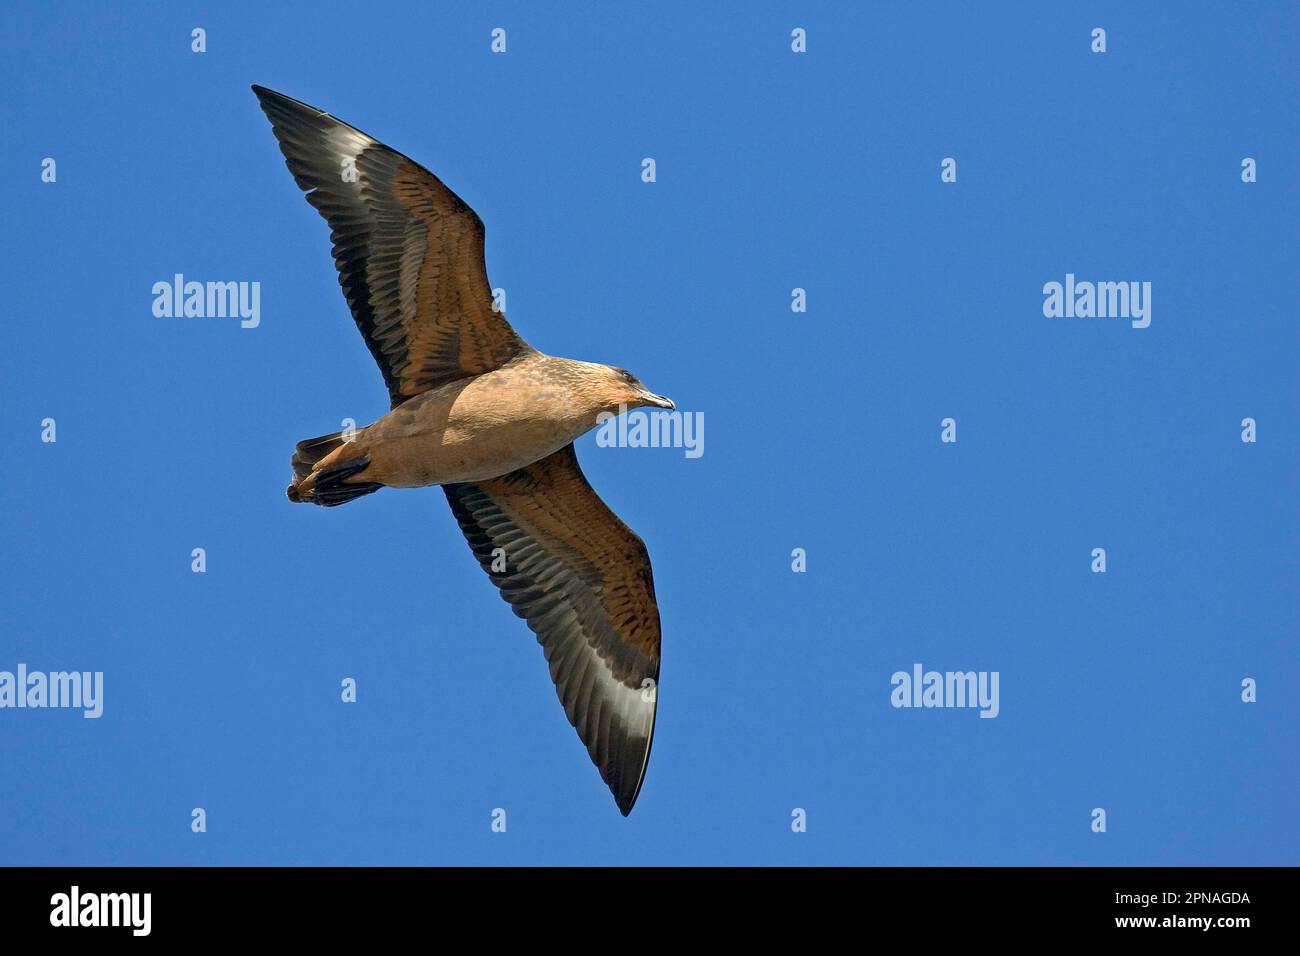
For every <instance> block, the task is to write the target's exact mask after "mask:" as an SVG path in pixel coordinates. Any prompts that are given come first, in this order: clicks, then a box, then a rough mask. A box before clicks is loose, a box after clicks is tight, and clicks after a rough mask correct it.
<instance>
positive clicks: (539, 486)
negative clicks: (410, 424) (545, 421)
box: [444, 445, 659, 816]
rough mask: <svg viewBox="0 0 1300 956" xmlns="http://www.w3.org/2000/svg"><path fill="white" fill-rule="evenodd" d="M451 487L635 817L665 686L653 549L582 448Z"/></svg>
mask: <svg viewBox="0 0 1300 956" xmlns="http://www.w3.org/2000/svg"><path fill="white" fill-rule="evenodd" d="M444 490H445V491H446V493H447V501H448V502H449V503H450V504H451V510H452V513H453V514H455V516H456V520H457V522H459V524H460V528H461V530H462V531H463V532H464V534H465V539H466V540H467V541H468V542H469V546H470V548H471V549H472V550H473V552H474V557H475V558H477V559H478V562H479V564H480V565H481V566H482V568H483V570H484V571H486V572H487V574H488V577H490V578H491V579H492V583H493V584H495V585H496V586H497V587H498V588H499V589H500V590H501V596H502V597H503V598H505V600H506V601H507V602H509V604H510V605H511V607H513V608H514V611H515V613H516V614H517V615H519V616H520V617H522V618H524V619H525V620H526V621H527V622H528V626H529V627H530V628H532V630H533V631H534V632H535V633H536V634H537V640H538V643H540V644H541V645H542V650H543V651H544V652H545V654H546V660H547V662H548V663H549V665H550V670H551V679H552V680H553V681H554V682H555V690H556V693H557V694H559V697H560V702H561V703H562V704H563V705H564V712H565V713H566V714H567V715H568V717H569V721H570V722H571V723H572V724H573V726H574V727H575V728H576V729H577V731H578V736H579V737H581V738H582V742H583V743H584V744H586V746H587V752H588V753H589V754H590V755H591V759H592V762H594V763H595V764H596V768H597V769H598V770H599V771H600V775H601V777H602V778H603V779H604V781H605V783H606V784H607V785H608V786H609V789H610V790H611V791H612V792H613V794H614V799H615V800H616V801H617V803H618V808H619V809H620V810H621V811H622V812H623V814H624V815H625V816H626V815H627V814H628V813H629V812H631V810H632V805H633V804H634V803H635V802H636V798H637V793H638V792H639V791H640V789H641V782H642V780H643V779H644V777H645V769H646V763H647V761H648V760H649V757H650V744H651V740H652V738H653V736H654V722H655V698H656V694H657V691H658V681H659V608H658V605H657V604H656V603H655V591H654V580H653V578H652V576H651V572H650V557H649V555H648V554H647V553H646V548H645V544H644V543H643V542H642V541H641V539H640V538H639V537H637V535H636V534H635V533H634V532H633V531H632V530H631V529H629V528H628V527H627V525H625V524H623V522H622V521H620V520H619V519H618V516H617V515H615V514H614V513H613V512H612V511H610V510H609V508H608V507H607V506H606V505H605V503H604V502H603V501H601V500H600V497H599V496H598V495H597V494H596V492H595V491H593V490H592V488H591V485H589V484H588V483H587V479H586V478H585V477H584V476H583V474H582V471H581V469H580V468H579V467H578V458H577V455H576V454H575V453H574V450H573V446H572V445H568V446H566V447H564V448H562V449H560V450H559V451H557V452H555V453H554V454H552V455H549V456H547V457H546V458H543V459H542V460H541V461H538V462H534V463H533V464H531V465H529V466H528V467H526V468H521V469H519V470H518V471H513V472H511V473H510V474H508V475H503V476H502V477H500V478H493V479H491V480H490V481H482V482H477V483H462V484H454V485H445V486H444Z"/></svg>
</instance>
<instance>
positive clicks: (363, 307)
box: [253, 86, 528, 406]
mask: <svg viewBox="0 0 1300 956" xmlns="http://www.w3.org/2000/svg"><path fill="white" fill-rule="evenodd" d="M253 92H254V93H256V94H257V98H258V101H259V102H260V103H261V105H262V109H263V110H264V111H265V112H266V115H267V117H268V118H269V119H270V120H271V126H272V128H273V129H274V130H275V136H276V139H278V140H279V141H280V150H281V151H282V152H283V153H284V156H285V161H286V163H287V165H288V166H289V171H290V172H292V173H293V176H294V179H295V180H296V181H297V183H298V186H299V187H300V188H301V189H302V190H303V191H305V192H306V194H307V201H308V202H309V203H311V204H312V205H313V206H315V207H316V209H317V211H318V212H319V213H320V214H321V215H322V216H324V217H325V221H326V222H328V223H329V225H330V230H331V232H330V238H331V239H333V241H334V262H335V264H336V265H337V266H338V270H339V284H340V285H341V286H342V287H343V295H344V296H345V297H346V298H347V300H348V306H349V307H350V308H351V309H352V315H353V318H355V319H356V321H357V328H359V329H360V330H361V334H362V336H364V337H365V340H366V345H368V346H369V347H370V352H371V354H372V355H374V357H375V361H376V362H378V363H379V370H380V371H381V372H382V373H383V375H384V382H385V383H386V384H387V385H388V391H389V394H390V396H391V398H392V402H393V405H394V406H397V405H400V404H401V403H402V402H404V401H406V400H407V399H408V398H410V397H411V396H413V395H418V394H420V393H421V392H425V391H428V390H429V389H431V388H436V387H437V386H439V385H441V384H443V383H445V382H450V381H454V380H456V379H459V378H464V377H466V376H468V375H477V374H480V373H482V372H488V371H491V370H492V369H494V368H500V367H501V366H502V365H504V364H505V363H506V362H508V361H509V360H510V359H511V358H512V357H514V356H515V355H518V354H520V353H521V352H522V351H526V350H527V349H528V346H527V345H526V344H525V343H524V341H523V340H522V339H521V338H519V336H518V335H516V334H515V330H514V329H512V328H511V327H510V323H509V322H507V321H506V318H505V316H504V315H502V314H501V313H500V312H497V311H494V310H493V308H492V289H491V286H490V285H489V283H488V278H487V267H486V265H485V264H484V261H483V221H482V220H481V219H479V217H478V216H477V215H476V214H475V212H474V210H473V209H470V208H469V206H467V205H465V203H464V202H463V201H462V200H461V198H460V197H459V196H457V195H456V194H455V193H454V192H452V191H451V190H450V189H448V188H447V187H446V186H444V185H443V184H442V182H441V181H440V180H439V179H438V177H436V176H434V175H433V173H431V172H429V171H428V170H427V169H425V168H424V167H422V166H420V165H419V164H418V163H414V162H412V161H411V160H409V159H407V158H406V157H405V156H403V155H402V154H401V153H398V152H395V151H393V150H391V149H389V148H388V147H387V146H385V145H384V144H383V143H381V142H379V141H378V140H375V139H372V138H371V137H369V136H367V135H366V134H365V133H363V132H361V131H360V130H358V129H353V128H352V127H351V126H349V125H348V124H347V123H344V122H341V121H339V120H337V119H335V118H334V117H332V116H330V115H329V114H328V113H322V112H321V111H320V110H318V109H316V108H315V107H312V106H308V105H307V104H306V103H300V102H298V101H297V100H295V99H290V98H289V97H287V96H284V95H283V94H280V93H276V92H274V91H273V90H268V89H266V88H264V87H261V86H254V87H253Z"/></svg>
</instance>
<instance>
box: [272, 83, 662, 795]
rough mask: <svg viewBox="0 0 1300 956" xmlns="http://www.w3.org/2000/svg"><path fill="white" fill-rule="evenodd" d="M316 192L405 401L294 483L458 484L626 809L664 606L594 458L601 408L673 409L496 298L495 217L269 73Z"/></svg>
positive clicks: (496, 577)
mask: <svg viewBox="0 0 1300 956" xmlns="http://www.w3.org/2000/svg"><path fill="white" fill-rule="evenodd" d="M253 92H255V94H256V95H257V100H259V101H260V104H261V108H263V111H265V113H266V116H268V118H269V120H270V124H272V127H273V129H274V131H276V138H277V139H278V140H279V147H281V151H282V152H283V153H285V159H286V163H287V165H289V169H290V172H291V173H292V174H294V179H295V181H296V182H298V185H299V187H300V189H303V190H304V191H305V193H307V202H309V203H311V204H312V206H315V207H316V209H317V211H318V212H320V213H321V216H324V217H325V220H326V222H329V225H330V230H331V232H330V238H331V239H333V243H334V248H333V251H334V263H335V265H337V267H338V276H339V285H341V286H342V287H343V295H344V298H346V299H347V304H348V307H350V308H351V311H352V317H354V319H355V320H356V325H357V329H360V332H361V336H363V338H364V339H365V343H367V346H368V347H369V350H370V354H372V355H373V356H374V360H376V362H377V363H378V365H380V372H381V373H382V375H383V381H385V384H386V385H387V388H389V397H390V399H391V403H393V408H391V411H389V414H386V415H385V416H383V418H381V419H378V420H377V421H374V423H372V424H369V425H367V427H364V428H360V429H355V432H352V433H335V434H326V436H321V437H320V438H308V440H305V441H302V442H299V444H298V449H296V450H295V453H294V457H292V468H294V477H292V484H291V485H290V486H289V498H290V499H291V501H295V502H309V503H315V505H324V506H334V505H343V503H346V502H348V501H354V499H355V498H359V497H361V496H364V494H369V493H372V492H377V490H378V489H381V488H385V486H391V488H419V486H425V485H442V486H443V490H445V492H446V494H447V502H448V503H450V505H451V510H452V514H454V515H455V518H456V522H458V523H459V524H460V529H461V531H463V532H464V536H465V540H467V541H468V542H469V548H471V549H472V550H473V554H474V557H476V558H477V559H478V563H480V564H481V566H482V568H484V571H486V572H487V576H489V578H490V579H491V581H493V584H495V585H497V587H498V588H499V589H500V593H502V597H503V598H504V600H506V601H507V602H510V605H511V606H512V607H513V610H515V613H516V614H517V615H519V617H521V618H524V619H525V620H526V622H528V626H529V627H530V628H532V630H533V631H534V632H536V633H537V640H538V643H539V644H541V645H542V650H543V652H545V654H546V661H547V663H549V665H550V672H551V679H552V680H554V682H555V689H556V693H558V695H559V698H560V702H562V704H563V705H564V713H565V714H567V715H568V718H569V722H571V723H572V724H573V726H575V727H576V728H577V732H578V736H580V737H581V739H582V743H584V744H586V749H588V752H589V753H590V756H591V760H593V762H594V763H595V766H597V769H598V770H599V771H601V777H602V778H603V779H604V782H606V784H608V787H610V790H611V792H612V793H614V797H615V801H616V803H617V805H619V809H620V810H621V812H623V813H624V816H625V814H628V813H629V812H630V810H632V805H633V804H634V803H636V799H637V793H638V792H640V790H641V782H642V780H643V779H645V770H646V761H647V760H649V757H650V743H651V739H653V736H654V717H655V695H656V687H658V680H659V609H658V605H656V604H655V596H654V579H653V576H651V572H650V557H649V554H647V553H646V548H645V544H643V542H642V541H641V538H640V537H637V535H636V533H633V532H632V531H630V529H629V528H628V525H625V524H624V523H623V522H620V520H619V518H617V515H615V514H614V512H612V511H610V509H608V507H606V505H604V502H603V501H601V498H599V497H598V496H597V494H595V492H594V490H591V486H590V485H589V484H588V481H586V479H585V477H584V476H582V471H581V470H580V468H578V464H577V455H576V454H575V451H573V440H575V438H577V437H578V436H580V434H582V433H584V432H586V431H588V429H590V428H593V427H594V425H595V424H597V416H598V415H601V414H602V412H614V414H617V412H619V411H623V410H627V408H633V407H638V406H645V405H654V406H660V407H666V408H672V407H673V405H672V402H671V401H668V399H667V398H663V397H662V395H656V394H654V393H651V392H649V390H647V389H646V388H645V386H643V385H642V384H641V382H640V381H637V378H636V377H633V376H632V375H630V373H628V372H625V371H623V369H619V368H612V367H610V365H601V364H594V363H589V362H576V360H572V359H560V358H555V356H552V355H546V354H543V352H539V351H537V350H536V349H533V347H532V346H529V345H528V343H526V342H524V339H521V338H520V337H519V336H517V334H516V333H515V330H513V329H512V328H511V326H510V323H507V321H506V316H504V315H502V313H500V312H498V311H495V310H494V308H493V298H491V286H490V284H489V282H487V271H486V267H485V264H484V225H482V221H481V220H480V219H478V216H477V215H474V211H473V209H471V208H469V207H468V206H465V203H464V202H461V199H460V198H459V196H458V195H456V194H455V193H452V191H451V190H450V189H447V187H446V186H445V185H443V183H442V182H441V181H439V179H438V178H437V177H435V176H434V174H433V173H430V172H429V170H426V169H424V168H422V166H420V165H419V164H416V163H413V161H411V160H409V159H407V157H406V156H403V155H402V153H399V152H395V151H393V150H390V148H389V147H386V146H383V144H382V143H380V142H378V140H376V139H373V138H370V137H368V135H367V134H364V133H361V131H360V130H356V129H354V127H351V126H348V125H347V124H344V122H341V121H338V120H335V118H334V117H331V116H329V114H328V113H322V112H321V111H318V109H316V108H313V107H308V105H307V104H305V103H299V101H298V100H294V99H290V98H289V96H283V95H281V94H278V92H273V91H272V90H266V88H264V87H260V86H255V87H253Z"/></svg>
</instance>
